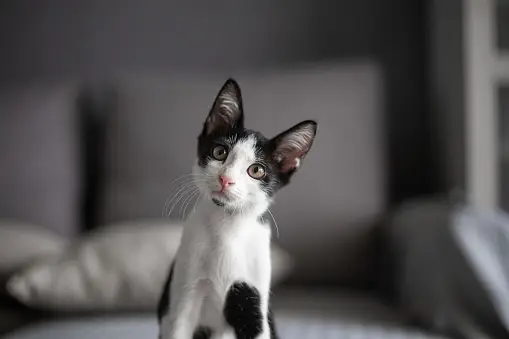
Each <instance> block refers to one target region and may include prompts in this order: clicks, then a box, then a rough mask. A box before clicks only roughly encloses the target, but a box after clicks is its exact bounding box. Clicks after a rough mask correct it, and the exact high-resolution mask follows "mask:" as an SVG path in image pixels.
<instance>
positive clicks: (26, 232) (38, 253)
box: [0, 220, 67, 277]
mask: <svg viewBox="0 0 509 339" xmlns="http://www.w3.org/2000/svg"><path fill="white" fill-rule="evenodd" d="M66 243H67V242H66V240H65V239H64V238H63V237H61V236H59V235H57V234H56V233H53V232H51V231H48V230H46V229H44V228H42V227H40V226H35V225H30V224H27V223H21V222H17V221H9V220H1V221H0V277H1V276H5V275H6V274H9V273H11V272H13V271H15V270H18V269H20V268H21V267H23V266H25V265H28V264H31V263H33V262H34V261H37V260H41V259H44V258H46V257H53V256H56V255H60V254H61V253H62V251H63V250H64V248H65V245H66Z"/></svg>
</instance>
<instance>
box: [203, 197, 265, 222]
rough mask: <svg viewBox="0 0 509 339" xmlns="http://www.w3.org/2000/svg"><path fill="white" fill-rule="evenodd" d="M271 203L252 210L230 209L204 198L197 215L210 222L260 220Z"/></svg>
mask: <svg viewBox="0 0 509 339" xmlns="http://www.w3.org/2000/svg"><path fill="white" fill-rule="evenodd" d="M268 208H269V202H267V203H266V204H265V205H259V206H256V207H254V206H253V207H251V208H243V209H228V208H225V207H224V206H218V205H217V204H215V203H214V202H213V201H212V200H211V199H207V198H203V199H200V201H198V202H197V204H196V207H195V213H198V214H199V215H200V216H201V217H202V218H204V219H205V220H209V221H212V222H213V221H221V220H229V221H231V222H235V221H236V220H239V221H240V220H259V219H260V218H261V217H262V216H263V215H264V214H265V213H266V212H267V210H268Z"/></svg>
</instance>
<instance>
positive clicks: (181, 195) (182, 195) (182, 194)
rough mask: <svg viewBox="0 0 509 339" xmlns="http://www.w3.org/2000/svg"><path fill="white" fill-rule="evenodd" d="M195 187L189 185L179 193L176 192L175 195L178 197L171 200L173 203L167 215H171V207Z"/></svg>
mask: <svg viewBox="0 0 509 339" xmlns="http://www.w3.org/2000/svg"><path fill="white" fill-rule="evenodd" d="M195 189H196V187H195V186H194V185H192V186H191V187H187V188H186V189H185V190H184V191H183V192H182V193H181V194H179V193H177V194H176V195H175V197H178V198H177V199H176V200H174V202H173V204H172V206H171V209H170V211H169V212H168V217H169V216H170V215H171V212H173V209H174V208H175V207H176V206H177V204H178V203H179V201H181V200H182V198H184V197H185V196H186V195H187V194H189V193H190V192H192V191H194V190H195ZM180 191H182V190H180ZM180 191H179V192H180Z"/></svg>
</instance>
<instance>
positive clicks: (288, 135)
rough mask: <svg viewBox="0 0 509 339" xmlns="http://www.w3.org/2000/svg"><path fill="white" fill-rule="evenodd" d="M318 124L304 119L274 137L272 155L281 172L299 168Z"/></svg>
mask: <svg viewBox="0 0 509 339" xmlns="http://www.w3.org/2000/svg"><path fill="white" fill-rule="evenodd" d="M317 128H318V125H317V123H316V122H315V121H312V120H306V121H303V122H301V123H299V124H297V125H295V126H293V127H292V128H290V129H288V130H286V131H284V132H283V133H280V134H279V135H277V136H276V137H274V138H273V139H272V140H271V142H272V144H273V151H272V157H273V159H274V160H275V161H276V163H277V164H278V166H279V170H280V172H282V173H291V172H294V171H296V170H297V169H299V167H300V165H301V161H302V159H304V157H305V156H306V154H307V153H308V152H309V150H310V149H311V146H312V145H313V141H314V140H315V135H316V131H317Z"/></svg>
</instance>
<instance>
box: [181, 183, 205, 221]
mask: <svg viewBox="0 0 509 339" xmlns="http://www.w3.org/2000/svg"><path fill="white" fill-rule="evenodd" d="M200 195H201V191H200V190H199V189H198V191H196V192H194V193H193V194H192V195H191V198H190V199H189V200H188V201H187V203H186V205H185V206H184V213H183V214H182V218H183V219H185V218H186V210H187V207H188V206H189V203H190V202H191V201H193V199H194V198H195V197H196V196H198V197H199V196H200ZM195 204H196V203H195Z"/></svg>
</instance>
